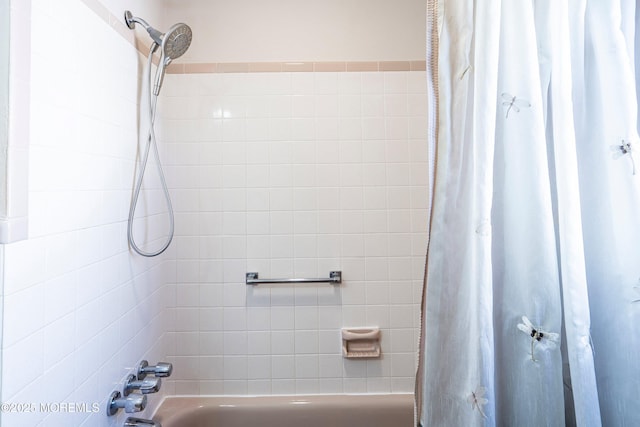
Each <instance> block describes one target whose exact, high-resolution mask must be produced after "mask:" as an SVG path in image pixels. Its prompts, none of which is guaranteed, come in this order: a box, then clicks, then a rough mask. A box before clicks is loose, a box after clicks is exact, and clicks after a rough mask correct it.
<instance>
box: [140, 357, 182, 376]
mask: <svg viewBox="0 0 640 427" xmlns="http://www.w3.org/2000/svg"><path fill="white" fill-rule="evenodd" d="M172 371H173V365H172V364H171V363H167V362H158V364H157V365H155V366H149V362H147V361H146V360H143V361H142V362H140V364H139V365H138V379H139V380H143V379H144V378H145V377H146V376H147V375H153V376H154V377H156V378H160V377H161V378H164V377H168V376H170V375H171V372H172Z"/></svg>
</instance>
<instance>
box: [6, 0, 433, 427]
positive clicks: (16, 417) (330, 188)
mask: <svg viewBox="0 0 640 427" xmlns="http://www.w3.org/2000/svg"><path fill="white" fill-rule="evenodd" d="M18 1H22V0H14V1H13V2H12V4H17V2H18ZM25 1H26V0H25ZM109 3H110V5H111V6H112V7H113V9H118V10H119V9H120V7H116V6H114V4H115V3H114V2H109ZM122 3H126V2H122ZM145 4H146V6H147V7H148V9H149V12H151V11H156V12H157V13H160V12H159V11H158V10H157V6H156V2H154V1H151V2H146V3H145ZM87 6H88V7H87ZM137 7H140V8H142V5H138V6H137ZM110 10H111V9H110ZM113 13H115V12H113V10H111V12H108V11H107V9H105V7H104V6H102V3H100V2H99V1H97V0H83V1H76V0H65V1H60V2H55V5H54V3H52V2H49V1H46V0H32V1H31V15H30V19H25V20H26V21H29V22H28V23H29V24H30V26H31V41H30V43H26V42H25V45H26V46H25V52H28V50H29V48H30V55H31V76H30V92H31V97H30V99H29V103H30V117H29V120H30V126H29V128H30V138H29V141H28V171H29V172H28V175H29V179H28V183H24V184H25V185H24V187H27V184H28V192H27V194H25V195H24V197H28V202H29V203H28V234H29V235H28V239H26V240H22V241H18V242H14V243H10V244H6V245H3V246H1V247H0V255H1V256H2V257H3V260H2V261H3V263H2V270H3V271H2V278H3V281H4V284H3V285H4V286H3V294H2V298H3V308H4V313H3V315H2V321H3V322H2V366H1V369H2V371H1V374H2V375H1V382H2V390H1V391H2V402H8V403H22V404H30V403H35V404H36V405H38V408H37V409H38V410H37V411H35V412H27V413H25V412H6V411H5V412H1V411H0V424H2V425H3V426H6V427H13V426H27V425H28V426H42V427H45V426H46V427H57V426H60V427H62V426H64V427H68V426H83V427H112V426H116V425H118V426H120V425H122V423H123V421H124V418H125V414H124V413H122V411H121V412H120V413H119V414H118V416H116V417H112V418H108V417H107V416H106V415H105V406H106V401H107V398H108V396H109V393H110V392H111V391H112V390H120V389H121V388H122V382H123V380H124V378H125V377H126V375H127V374H128V373H130V372H131V371H132V370H133V369H134V367H135V365H136V364H137V363H138V362H139V361H140V360H141V359H142V358H147V359H148V360H149V361H150V362H151V363H154V362H157V361H161V360H168V361H172V362H173V363H174V374H173V375H172V377H171V378H169V379H167V381H165V382H164V383H163V386H162V389H161V391H160V393H158V394H154V395H150V396H149V405H148V408H147V409H146V410H145V412H143V413H140V414H137V415H139V416H141V417H150V416H151V414H152V412H153V410H154V408H155V406H156V405H157V404H158V402H160V401H161V399H162V397H163V396H165V395H171V394H192V393H194V394H295V393H342V392H345V393H352V392H356V393H365V392H408V391H412V389H413V375H414V367H415V357H414V355H415V350H416V341H417V334H418V321H417V320H418V315H419V313H418V311H419V308H418V301H419V293H420V288H421V283H422V275H423V263H424V255H425V246H426V234H425V230H426V223H427V212H426V207H427V205H426V204H427V182H426V179H427V164H426V161H427V151H426V150H427V148H426V143H425V133H426V130H425V127H426V111H425V105H426V102H425V98H426V96H425V75H424V74H425V73H424V72H421V71H389V68H384V69H385V70H387V71H344V72H334V71H326V70H327V69H333V68H335V66H336V65H335V64H324V65H323V64H320V66H319V68H317V67H316V66H315V65H314V70H315V71H310V70H309V69H308V68H304V67H302V68H303V69H304V70H305V71H301V70H300V71H299V72H289V70H290V69H288V68H287V67H285V66H282V67H280V68H279V69H277V70H276V69H275V68H274V65H273V64H271V65H269V66H268V67H266V68H268V69H269V70H270V71H273V72H264V73H258V72H247V73H241V72H232V73H221V72H219V71H225V70H226V71H230V70H233V69H235V68H234V67H236V66H237V65H238V64H234V65H233V67H231V66H229V67H227V68H225V66H221V67H217V66H216V68H215V71H216V72H213V73H204V72H202V71H206V70H209V71H211V67H210V66H208V65H206V64H205V65H202V64H199V65H191V67H190V68H189V67H186V66H185V67H184V69H183V70H185V71H187V73H190V74H169V75H167V77H166V79H165V83H164V86H163V90H162V95H161V99H160V101H159V108H160V110H159V116H158V120H157V124H158V136H159V142H160V155H161V158H162V160H163V163H164V164H165V170H166V174H167V179H168V182H169V186H170V187H171V193H172V196H173V206H174V208H175V211H176V236H175V240H174V242H173V243H172V246H171V247H170V248H169V250H168V251H167V253H165V254H163V255H162V256H161V257H158V258H153V259H146V258H142V257H140V256H137V255H134V254H132V252H131V251H130V250H129V248H128V246H127V241H126V222H127V213H128V205H129V201H130V198H131V192H132V186H133V178H134V173H135V168H136V159H137V154H138V153H137V150H138V149H139V147H138V142H137V129H138V127H139V125H140V124H141V123H142V122H143V120H142V119H141V118H140V117H139V116H138V108H137V107H138V105H137V103H138V97H139V94H140V82H139V80H140V76H141V75H142V68H143V64H144V59H143V58H142V57H141V55H139V52H138V51H137V50H136V48H135V47H134V46H133V44H132V43H131V40H132V38H133V35H132V33H131V32H130V31H129V30H128V29H126V28H125V27H124V25H123V24H122V22H121V17H120V16H115V15H113ZM145 16H146V15H145ZM17 24H18V25H20V24H21V23H17ZM22 24H25V23H22ZM12 25H13V23H12ZM52 34H56V35H58V37H60V38H61V39H64V40H65V41H66V42H65V43H59V44H56V46H55V49H52V45H51V37H52V36H51V35H52ZM254 65H255V64H254ZM361 65H362V64H361ZM387 65H388V64H387ZM411 65H413V64H411ZM370 66H371V64H367V65H366V67H367V68H368V67H370ZM323 67H324V68H323ZM294 68H296V66H294ZM391 68H393V67H391ZM258 69H260V67H258ZM320 69H324V70H325V71H319V70H320ZM345 69H346V70H353V68H350V67H349V65H348V64H347V65H346V68H345ZM406 69H407V70H408V69H413V68H406ZM247 70H248V71H256V70H257V69H256V68H255V67H253V68H252V66H251V64H249V65H247ZM198 71H200V72H198ZM236 71H237V70H236ZM263 71H264V70H263ZM25 78H26V77H25ZM25 102H27V101H25ZM21 142H22V143H24V144H25V146H26V145H27V143H26V141H21ZM150 172H151V175H150V177H151V178H152V179H153V169H150ZM153 182H155V183H157V181H153ZM156 190H157V189H156ZM160 197H161V194H160V192H159V191H148V192H146V193H145V196H144V197H143V201H144V202H146V203H147V204H146V205H145V204H144V203H143V205H142V206H141V208H140V210H139V212H138V214H139V215H140V216H142V217H145V220H144V221H141V222H140V224H139V227H138V230H139V231H142V230H145V231H146V232H147V233H148V236H147V237H148V238H151V239H161V238H162V237H163V235H164V233H165V232H166V231H165V230H166V228H165V225H166V224H165V223H164V222H163V215H162V214H158V213H161V212H162V209H163V205H162V199H161V198H160ZM152 214H157V215H152ZM330 270H342V272H343V280H344V282H343V283H342V285H339V286H334V285H329V284H321V285H309V286H296V287H292V286H290V285H273V286H264V285H259V286H257V287H247V286H246V285H245V284H244V277H245V273H246V272H249V271H257V272H259V273H260V276H261V277H264V278H270V277H321V276H326V275H328V273H329V271H330ZM345 326H346V327H351V326H353V327H359V326H379V327H380V328H382V349H383V358H382V359H380V360H370V361H347V360H344V359H342V357H341V354H340V352H341V349H340V332H339V331H340V328H341V327H345ZM40 403H44V404H54V405H55V404H56V403H58V404H59V403H69V404H79V405H83V404H84V405H87V406H86V407H85V408H84V409H85V410H84V411H76V412H72V411H65V410H60V411H57V412H56V411H51V410H50V411H48V412H47V411H41V410H40V408H39V405H40ZM94 403H96V404H98V405H99V408H98V411H97V412H93V406H92V405H93V404H94ZM54 408H55V406H54ZM81 408H82V407H81Z"/></svg>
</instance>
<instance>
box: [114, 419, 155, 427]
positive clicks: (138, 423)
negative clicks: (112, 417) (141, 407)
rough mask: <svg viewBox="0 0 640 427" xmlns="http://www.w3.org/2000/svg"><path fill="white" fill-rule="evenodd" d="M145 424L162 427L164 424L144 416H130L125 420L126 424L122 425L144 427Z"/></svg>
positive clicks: (123, 426)
mask: <svg viewBox="0 0 640 427" xmlns="http://www.w3.org/2000/svg"><path fill="white" fill-rule="evenodd" d="M144 426H149V427H162V424H160V423H159V422H157V421H153V420H145V419H142V418H135V417H129V418H127V419H126V420H125V421H124V424H123V425H122V427H144Z"/></svg>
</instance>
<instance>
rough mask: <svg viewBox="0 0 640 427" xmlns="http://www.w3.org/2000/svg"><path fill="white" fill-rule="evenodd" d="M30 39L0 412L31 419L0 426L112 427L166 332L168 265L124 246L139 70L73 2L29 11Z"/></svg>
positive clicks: (8, 248)
mask: <svg viewBox="0 0 640 427" xmlns="http://www.w3.org/2000/svg"><path fill="white" fill-rule="evenodd" d="M31 26H32V44H31V48H32V52H31V54H32V57H31V64H32V73H31V117H30V125H31V129H30V134H31V137H30V144H29V148H28V149H29V193H28V199H29V227H30V229H29V238H28V239H27V240H24V241H20V242H17V243H12V244H8V245H5V246H4V247H3V261H4V262H3V264H4V272H3V278H4V295H3V298H4V309H5V311H4V319H3V342H2V356H3V360H2V401H3V402H13V403H22V404H34V405H36V406H35V409H36V410H35V411H34V412H32V413H24V412H20V413H18V412H6V411H2V413H1V414H0V416H1V419H0V423H1V424H2V425H3V426H7V427H13V426H16V427H17V426H27V425H28V426H47V427H52V426H91V427H96V426H97V427H102V426H115V425H122V422H123V420H124V414H120V415H119V416H117V417H112V419H109V418H108V417H107V416H106V415H105V405H106V400H107V397H108V396H109V394H110V393H111V391H112V390H115V389H121V387H122V384H121V382H122V380H123V379H124V377H125V376H126V375H127V374H128V373H129V372H130V371H132V369H133V367H134V366H135V365H136V364H137V362H138V361H139V360H141V358H143V357H148V358H149V360H150V361H156V360H157V359H159V358H161V357H163V356H164V355H165V354H166V353H167V352H166V350H165V349H166V347H167V339H168V338H167V336H166V334H165V331H167V330H169V329H172V328H173V326H172V325H171V323H170V321H171V317H170V316H169V315H168V314H169V313H168V312H167V311H166V310H165V307H166V306H167V305H169V304H173V288H174V287H173V285H166V283H167V281H171V282H173V281H174V279H173V278H174V277H175V273H174V271H175V264H174V263H173V262H172V261H170V259H171V258H173V257H174V255H171V254H170V255H169V257H164V258H159V259H151V260H147V259H141V258H140V257H135V256H132V255H131V254H130V253H129V252H128V248H127V243H126V218H127V207H128V201H129V198H130V195H131V185H132V184H131V183H132V181H133V173H134V165H135V156H136V140H137V135H136V126H137V123H136V120H137V113H136V111H137V107H136V97H137V94H138V91H139V88H138V76H139V75H140V74H141V73H140V69H139V68H140V64H141V63H142V60H141V59H140V58H139V57H138V54H137V52H136V51H135V50H134V48H133V47H132V46H131V44H129V43H128V42H126V41H125V40H124V39H123V38H122V36H121V35H119V34H118V33H117V32H115V31H114V30H113V29H112V28H111V27H110V26H109V25H108V24H107V23H105V22H104V21H103V20H102V19H101V18H99V17H98V16H97V15H96V14H95V13H94V12H93V11H92V10H90V9H89V8H87V7H86V6H85V5H84V4H83V3H82V2H79V1H62V2H56V3H55V5H53V4H52V3H51V2H48V1H44V0H33V2H32V15H31ZM52 39H53V40H52ZM25 54H28V52H25ZM140 214H141V215H144V214H145V212H144V207H143V208H142V210H141V212H140ZM150 235H152V236H156V235H162V231H161V230H159V229H156V228H154V227H153V226H152V227H151V229H150ZM171 388H172V385H171V384H167V385H165V387H163V391H162V393H160V394H158V395H153V396H150V397H149V408H148V410H147V411H146V412H145V413H143V414H141V415H143V416H144V415H149V414H150V413H151V411H152V410H153V407H154V406H155V404H156V403H157V402H159V401H160V400H161V398H162V396H161V395H162V394H164V393H171ZM41 403H42V404H54V405H55V404H58V403H68V404H78V405H82V404H86V405H88V408H89V409H91V405H92V404H94V403H98V404H99V412H98V413H86V412H83V411H80V412H76V413H73V412H71V411H69V410H65V409H61V410H60V411H58V412H56V411H52V410H46V409H45V410H41V408H40V404H41ZM53 407H54V408H56V406H53Z"/></svg>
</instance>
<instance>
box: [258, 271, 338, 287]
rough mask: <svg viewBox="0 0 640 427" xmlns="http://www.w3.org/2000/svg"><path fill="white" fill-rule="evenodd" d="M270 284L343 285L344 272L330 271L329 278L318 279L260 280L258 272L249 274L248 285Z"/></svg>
mask: <svg viewBox="0 0 640 427" xmlns="http://www.w3.org/2000/svg"><path fill="white" fill-rule="evenodd" d="M269 283H331V284H340V283H342V271H330V272H329V277H326V278H325V277H320V278H317V279H260V278H259V277H258V273H257V272H253V273H247V276H246V284H247V285H259V284H269Z"/></svg>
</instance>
